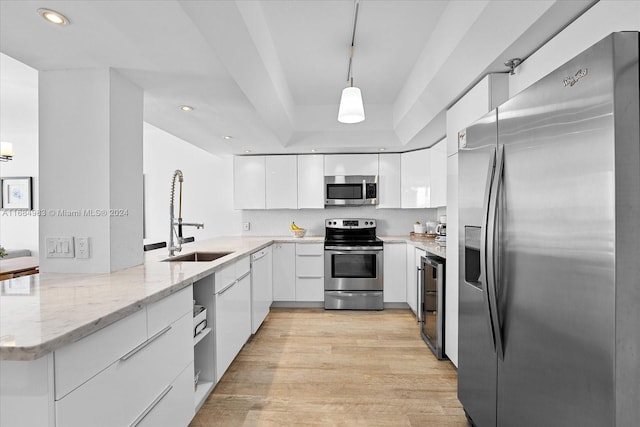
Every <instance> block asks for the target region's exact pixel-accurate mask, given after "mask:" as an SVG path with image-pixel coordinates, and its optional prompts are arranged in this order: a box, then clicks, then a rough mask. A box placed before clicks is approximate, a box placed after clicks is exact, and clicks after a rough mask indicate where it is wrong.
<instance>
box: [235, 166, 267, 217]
mask: <svg viewBox="0 0 640 427" xmlns="http://www.w3.org/2000/svg"><path fill="white" fill-rule="evenodd" d="M265 170H266V161H265V156H234V157H233V208H234V209H264V208H265V206H266V204H265V200H266V197H265V196H266V193H265Z"/></svg>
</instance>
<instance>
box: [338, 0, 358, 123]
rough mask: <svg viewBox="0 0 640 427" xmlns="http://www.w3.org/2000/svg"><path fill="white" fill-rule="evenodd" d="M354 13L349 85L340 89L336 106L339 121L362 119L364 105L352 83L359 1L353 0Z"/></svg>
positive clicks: (354, 121)
mask: <svg viewBox="0 0 640 427" xmlns="http://www.w3.org/2000/svg"><path fill="white" fill-rule="evenodd" d="M355 3H356V4H355V6H356V7H355V13H354V14H353V33H352V34H351V48H350V49H349V70H348V72H347V81H348V82H349V86H348V87H346V88H344V89H343V90H342V96H341V97H340V108H338V121H339V122H340V123H360V122H361V121H363V120H364V105H363V103H362V92H361V91H360V89H359V88H357V87H355V86H354V85H353V74H352V71H353V52H354V50H355V47H356V46H355V42H356V24H357V23H358V10H359V8H360V1H359V0H355Z"/></svg>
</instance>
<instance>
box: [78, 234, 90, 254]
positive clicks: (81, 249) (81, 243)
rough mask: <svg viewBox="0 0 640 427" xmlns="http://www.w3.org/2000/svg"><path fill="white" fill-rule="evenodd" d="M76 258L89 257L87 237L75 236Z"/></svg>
mask: <svg viewBox="0 0 640 427" xmlns="http://www.w3.org/2000/svg"><path fill="white" fill-rule="evenodd" d="M76 258H80V259H87V258H89V238H88V237H76Z"/></svg>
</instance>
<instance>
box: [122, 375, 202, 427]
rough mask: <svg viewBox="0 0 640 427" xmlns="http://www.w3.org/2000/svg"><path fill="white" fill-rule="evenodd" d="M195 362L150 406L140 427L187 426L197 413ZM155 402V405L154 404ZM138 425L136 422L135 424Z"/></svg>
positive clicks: (139, 424) (140, 422) (140, 421)
mask: <svg viewBox="0 0 640 427" xmlns="http://www.w3.org/2000/svg"><path fill="white" fill-rule="evenodd" d="M193 394H194V391H193V363H191V364H189V366H187V367H186V368H185V369H184V370H183V371H182V373H181V374H180V375H179V376H178V378H176V379H175V381H174V382H173V384H171V385H170V386H168V387H167V388H165V389H164V390H163V391H162V392H161V394H159V395H158V396H157V397H156V399H154V401H153V402H152V404H151V405H150V406H149V407H148V412H147V414H143V415H144V417H142V419H141V420H139V423H138V424H137V426H138V427H158V426H167V427H170V426H171V427H173V426H187V425H189V423H190V422H191V419H192V418H193V416H194V415H195V409H194V406H193ZM154 404H155V405H154ZM134 425H136V424H134Z"/></svg>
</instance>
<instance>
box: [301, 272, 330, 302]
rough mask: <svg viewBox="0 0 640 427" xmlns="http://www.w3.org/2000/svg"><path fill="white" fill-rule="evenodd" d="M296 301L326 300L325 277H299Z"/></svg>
mask: <svg viewBox="0 0 640 427" xmlns="http://www.w3.org/2000/svg"><path fill="white" fill-rule="evenodd" d="M296 301H316V302H318V301H324V278H322V277H318V278H312V277H308V278H307V277H298V278H297V279H296Z"/></svg>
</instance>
